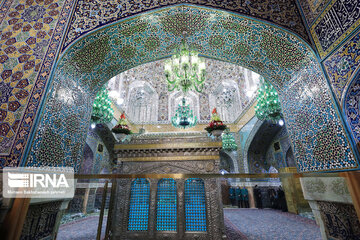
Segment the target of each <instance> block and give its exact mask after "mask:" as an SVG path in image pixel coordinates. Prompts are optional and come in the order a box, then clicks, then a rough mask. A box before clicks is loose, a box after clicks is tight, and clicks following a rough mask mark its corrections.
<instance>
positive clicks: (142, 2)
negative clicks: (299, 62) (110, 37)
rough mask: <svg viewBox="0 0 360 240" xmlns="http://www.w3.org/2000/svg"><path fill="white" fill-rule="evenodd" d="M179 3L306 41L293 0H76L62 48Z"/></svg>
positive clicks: (307, 39) (304, 31) (306, 37)
mask: <svg viewBox="0 0 360 240" xmlns="http://www.w3.org/2000/svg"><path fill="white" fill-rule="evenodd" d="M181 3H190V4H196V5H200V6H206V7H212V8H219V9H223V10H227V11H231V12H235V13H240V14H244V15H248V16H251V17H256V18H259V19H264V20H266V21H269V22H272V23H275V24H277V25H280V26H282V27H285V28H287V29H290V30H292V31H293V32H295V33H297V34H299V35H300V36H301V37H303V38H304V39H305V40H306V41H308V42H309V38H308V35H307V33H306V30H305V27H304V25H303V23H302V20H301V17H300V13H299V11H298V9H297V6H296V4H295V0H277V1H276V0H275V1H274V0H273V1H262V0H249V1H243V0H242V1H234V0H226V1H204V0H165V1H160V0H155V1H147V0H135V1H126V0H105V1H104V0H79V1H77V5H76V7H75V12H74V15H73V16H72V18H71V23H70V24H71V26H70V29H69V30H68V32H67V35H66V38H65V43H64V46H63V50H64V49H65V48H66V47H67V46H69V45H70V44H71V43H72V42H74V41H75V40H76V39H78V38H79V37H81V36H83V35H84V34H85V33H87V32H89V31H92V30H94V29H97V28H99V27H101V26H104V25H106V24H109V23H112V22H115V21H117V20H120V19H123V18H126V17H130V16H133V15H136V14H139V13H143V12H146V11H149V10H154V9H158V8H161V7H166V6H173V5H176V4H181Z"/></svg>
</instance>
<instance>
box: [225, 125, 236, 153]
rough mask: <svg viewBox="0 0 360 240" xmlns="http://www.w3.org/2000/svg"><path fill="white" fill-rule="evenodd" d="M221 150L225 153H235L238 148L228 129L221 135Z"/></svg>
mask: <svg viewBox="0 0 360 240" xmlns="http://www.w3.org/2000/svg"><path fill="white" fill-rule="evenodd" d="M222 148H223V150H225V151H236V150H237V148H238V146H237V144H236V142H235V137H234V135H233V134H232V133H231V132H230V130H229V128H227V129H225V131H224V133H223V134H222Z"/></svg>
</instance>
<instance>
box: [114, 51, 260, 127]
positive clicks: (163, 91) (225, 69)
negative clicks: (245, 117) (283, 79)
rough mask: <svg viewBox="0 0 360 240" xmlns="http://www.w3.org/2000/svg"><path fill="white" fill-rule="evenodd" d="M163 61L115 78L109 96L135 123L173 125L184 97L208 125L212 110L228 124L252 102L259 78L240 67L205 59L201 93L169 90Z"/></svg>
mask: <svg viewBox="0 0 360 240" xmlns="http://www.w3.org/2000/svg"><path fill="white" fill-rule="evenodd" d="M164 62H165V60H160V61H156V62H151V63H147V64H143V65H140V66H138V67H135V68H132V69H130V70H128V71H125V72H122V73H120V74H119V75H117V76H115V77H113V78H112V79H111V80H110V81H109V83H108V88H109V91H110V93H109V95H110V97H111V99H112V101H113V103H114V105H115V106H116V107H117V108H118V109H119V110H120V111H122V112H125V113H126V115H127V117H128V120H129V121H130V122H131V123H133V124H170V119H171V117H172V116H173V115H174V114H175V111H176V109H177V107H178V105H179V104H180V102H181V99H182V98H183V97H185V98H186V102H187V103H188V104H189V105H190V108H191V109H192V110H193V113H194V114H195V115H196V116H197V119H198V123H208V121H209V120H210V116H211V111H212V109H213V108H215V107H216V108H217V111H218V113H219V115H220V117H221V119H222V120H223V121H224V122H225V123H234V122H236V120H237V119H238V118H239V116H241V113H242V112H243V111H245V110H247V109H248V107H249V106H250V105H251V104H252V103H253V101H254V99H255V97H256V92H257V89H258V86H259V79H260V75H258V74H257V73H255V72H253V71H251V70H248V69H246V68H243V67H241V66H238V65H235V64H230V63H227V62H222V61H218V60H214V59H208V58H206V59H205V64H206V81H205V84H204V89H203V90H202V92H201V93H197V92H192V91H190V92H188V93H187V94H186V95H184V94H183V93H182V92H181V91H172V92H169V91H168V87H167V81H166V79H165V76H164Z"/></svg>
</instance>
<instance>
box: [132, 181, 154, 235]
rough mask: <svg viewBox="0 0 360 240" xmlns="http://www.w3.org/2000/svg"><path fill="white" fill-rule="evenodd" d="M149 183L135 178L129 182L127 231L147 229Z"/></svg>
mask: <svg viewBox="0 0 360 240" xmlns="http://www.w3.org/2000/svg"><path fill="white" fill-rule="evenodd" d="M149 201H150V183H149V181H148V180H147V179H145V178H137V179H135V180H134V181H133V182H132V183H131V193H130V208H129V222H128V231H147V230H148V222H149Z"/></svg>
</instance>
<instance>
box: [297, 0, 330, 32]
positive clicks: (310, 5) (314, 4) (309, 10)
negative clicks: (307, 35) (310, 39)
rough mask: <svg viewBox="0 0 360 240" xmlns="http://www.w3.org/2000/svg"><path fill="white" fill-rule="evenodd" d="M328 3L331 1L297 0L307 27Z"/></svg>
mask: <svg viewBox="0 0 360 240" xmlns="http://www.w3.org/2000/svg"><path fill="white" fill-rule="evenodd" d="M330 1H331V0H298V3H299V5H300V7H301V9H302V11H303V13H304V16H305V20H306V22H307V24H308V26H311V25H312V24H313V22H314V20H315V19H316V18H317V17H318V16H319V15H320V14H321V12H322V11H323V10H324V9H325V7H326V5H327V4H328V3H329V2H330Z"/></svg>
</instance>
